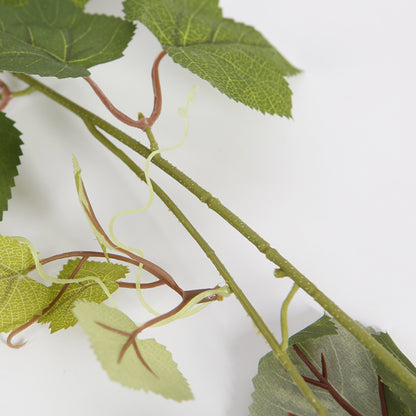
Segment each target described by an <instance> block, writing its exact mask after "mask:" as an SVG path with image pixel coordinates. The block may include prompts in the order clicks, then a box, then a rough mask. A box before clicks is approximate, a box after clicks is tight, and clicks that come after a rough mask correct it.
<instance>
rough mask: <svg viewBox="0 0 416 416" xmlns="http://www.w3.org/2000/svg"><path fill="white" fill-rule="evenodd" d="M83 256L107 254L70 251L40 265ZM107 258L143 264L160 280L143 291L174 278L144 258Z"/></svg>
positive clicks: (128, 284) (145, 285) (112, 256)
mask: <svg viewBox="0 0 416 416" xmlns="http://www.w3.org/2000/svg"><path fill="white" fill-rule="evenodd" d="M83 256H88V257H101V258H104V257H105V254H104V253H102V252H100V251H68V252H66V253H61V254H57V255H55V256H51V257H47V258H45V259H42V260H41V261H40V263H41V264H42V265H43V264H47V263H51V262H53V261H56V260H61V259H66V258H70V257H83ZM107 256H108V257H109V258H110V259H114V260H120V261H123V262H125V263H130V264H133V265H135V266H137V267H138V266H140V264H143V269H144V270H146V271H148V272H149V273H151V274H152V275H153V276H154V277H156V278H157V279H159V280H158V281H156V282H151V283H141V284H140V287H141V288H142V289H147V288H152V287H155V286H159V285H163V284H167V282H171V281H172V280H173V277H172V276H171V275H170V274H169V273H168V272H167V271H165V270H163V269H162V268H161V267H159V266H158V265H156V264H154V263H152V262H151V261H149V260H146V259H144V258H142V257H139V256H135V258H131V257H126V256H121V255H119V254H112V253H107ZM35 268H36V266H33V267H31V268H30V269H29V270H28V272H31V271H33V270H35ZM117 284H118V285H119V286H120V287H126V288H131V287H133V286H131V285H134V287H136V284H135V283H127V282H117ZM180 295H181V296H182V292H181V293H180Z"/></svg>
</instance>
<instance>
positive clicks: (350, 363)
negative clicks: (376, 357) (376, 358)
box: [250, 321, 380, 416]
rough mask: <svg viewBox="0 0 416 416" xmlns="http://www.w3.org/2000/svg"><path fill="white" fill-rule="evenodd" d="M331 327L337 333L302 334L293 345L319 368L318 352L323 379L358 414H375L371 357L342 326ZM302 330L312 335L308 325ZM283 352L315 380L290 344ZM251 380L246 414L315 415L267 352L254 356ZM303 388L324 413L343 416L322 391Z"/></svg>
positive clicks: (375, 389) (375, 384)
mask: <svg viewBox="0 0 416 416" xmlns="http://www.w3.org/2000/svg"><path fill="white" fill-rule="evenodd" d="M318 322H319V321H318ZM333 322H334V321H333ZM313 325H315V324H312V326H313ZM337 330H338V334H337V335H325V336H320V337H319V338H316V337H313V336H312V337H311V338H310V339H306V338H303V340H302V342H299V343H297V344H296V345H297V346H298V347H300V348H301V350H302V351H303V352H304V353H305V355H306V356H307V357H308V359H309V360H310V361H311V362H312V363H313V364H314V365H315V367H316V368H317V369H318V370H321V358H320V355H321V353H323V354H324V356H325V360H326V364H327V370H328V379H329V381H330V382H331V384H332V385H333V386H334V387H335V389H336V390H337V391H338V392H339V393H340V394H341V395H342V396H343V397H344V398H345V399H346V400H347V401H348V402H349V403H350V404H351V405H352V406H353V407H354V408H355V409H356V410H357V411H359V412H360V413H361V414H363V415H366V416H380V399H379V393H378V378H377V373H376V371H375V365H374V363H373V361H372V359H371V358H372V356H371V354H370V353H369V352H368V351H367V350H366V348H364V347H363V346H362V345H361V344H360V343H359V342H358V341H357V340H356V339H355V338H354V337H353V336H352V335H351V334H350V333H349V332H347V331H346V330H345V329H344V328H342V327H338V328H337ZM319 331H320V329H319ZM319 331H318V332H319ZM308 332H310V333H312V334H314V332H315V331H314V330H313V328H312V329H311V328H309V329H308ZM298 338H299V336H298ZM292 344H293V342H292ZM288 354H289V356H290V359H291V360H292V361H293V362H294V364H295V365H296V367H297V368H298V369H299V371H300V373H301V374H302V375H303V376H306V377H310V378H313V379H316V377H315V376H314V375H313V374H312V372H311V371H310V370H309V369H308V368H307V367H306V365H305V364H304V363H303V362H302V361H301V359H300V358H299V357H298V355H297V354H296V353H295V351H294V349H293V348H290V349H289V350H288ZM253 383H254V387H255V391H254V393H253V404H252V405H251V406H250V416H269V415H273V416H287V414H288V412H290V413H293V414H295V415H302V416H315V415H316V411H315V410H314V408H313V407H312V406H311V405H310V404H309V402H308V401H307V400H306V399H305V397H304V396H303V395H302V393H301V392H300V391H299V389H298V387H297V386H296V385H295V384H294V383H293V381H292V379H291V377H290V376H289V375H288V374H287V373H286V371H285V370H284V368H283V366H282V365H281V364H280V362H279V361H278V360H277V358H276V357H275V356H274V355H273V354H272V353H271V352H270V353H269V354H267V355H265V356H264V357H263V358H262V359H261V360H260V363H259V371H258V374H257V375H256V377H255V378H254V379H253ZM309 386H310V388H311V390H312V391H313V392H314V393H315V394H316V396H317V397H318V399H319V400H320V401H321V402H322V404H323V405H324V407H325V409H326V410H327V412H328V414H330V415H331V416H345V414H346V413H345V411H344V410H343V409H342V408H341V407H340V406H339V405H338V404H337V403H336V402H335V400H334V399H333V398H332V397H331V396H330V394H329V393H328V392H327V391H326V390H323V389H322V388H319V387H317V386H313V385H309Z"/></svg>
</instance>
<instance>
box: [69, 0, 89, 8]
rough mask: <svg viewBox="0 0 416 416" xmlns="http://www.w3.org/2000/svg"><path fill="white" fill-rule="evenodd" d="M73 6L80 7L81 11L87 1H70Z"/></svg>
mask: <svg viewBox="0 0 416 416" xmlns="http://www.w3.org/2000/svg"><path fill="white" fill-rule="evenodd" d="M72 2H73V3H74V4H75V6H77V7H80V8H81V9H83V8H84V6H85V5H86V4H87V3H88V2H89V0H72Z"/></svg>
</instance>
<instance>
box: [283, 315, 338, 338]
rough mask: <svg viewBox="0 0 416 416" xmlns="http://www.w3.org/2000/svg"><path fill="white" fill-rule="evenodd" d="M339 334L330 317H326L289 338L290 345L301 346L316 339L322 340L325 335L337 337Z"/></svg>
mask: <svg viewBox="0 0 416 416" xmlns="http://www.w3.org/2000/svg"><path fill="white" fill-rule="evenodd" d="M336 334H338V330H337V327H336V326H335V324H334V322H333V321H332V319H331V318H330V317H329V316H328V315H324V316H323V317H322V318H320V319H318V320H317V321H315V322H314V323H313V324H311V325H309V326H307V327H306V328H304V329H302V331H299V332H298V333H296V334H295V335H292V336H291V337H290V338H289V344H290V345H293V344H300V343H302V342H304V341H307V340H311V339H314V338H320V337H323V336H324V335H336Z"/></svg>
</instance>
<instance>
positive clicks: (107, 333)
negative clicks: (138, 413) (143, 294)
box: [74, 302, 193, 402]
mask: <svg viewBox="0 0 416 416" xmlns="http://www.w3.org/2000/svg"><path fill="white" fill-rule="evenodd" d="M74 314H75V316H76V317H77V318H78V320H79V323H80V324H81V326H82V328H83V330H84V331H85V332H86V333H87V334H88V336H89V338H90V342H91V345H92V348H93V349H94V351H95V354H96V355H97V358H98V360H99V361H100V362H101V365H102V366H103V368H104V370H105V371H107V373H108V375H109V377H110V378H111V379H112V380H114V381H117V382H119V383H121V384H123V385H124V386H127V387H131V388H133V389H137V390H145V391H152V392H154V393H157V394H160V395H162V396H163V397H165V398H167V399H173V400H176V401H178V402H180V401H183V400H191V399H192V398H193V395H192V392H191V390H190V389H189V385H188V383H187V381H186V380H185V378H184V377H183V376H182V374H181V373H180V372H179V370H178V368H177V364H176V363H175V362H174V361H173V360H172V355H171V353H170V352H168V351H167V350H166V348H165V347H164V346H163V345H160V344H158V343H157V342H156V341H155V340H154V339H145V340H137V341H136V342H137V346H138V351H139V352H140V354H141V355H142V357H143V359H144V361H145V363H146V364H147V365H148V366H149V367H150V368H151V370H152V371H153V372H154V374H153V373H152V372H150V371H149V370H148V369H147V368H146V367H145V366H144V365H143V363H142V362H141V361H140V359H139V358H138V356H137V354H136V352H135V350H134V348H133V346H132V345H131V346H130V347H129V348H128V349H127V351H126V353H125V355H124V356H123V358H122V360H121V362H120V363H119V362H118V359H119V355H120V352H121V349H122V348H123V346H124V344H125V342H126V340H127V336H126V335H123V334H122V332H125V333H127V334H129V333H131V332H133V331H134V330H135V329H136V325H135V323H134V322H133V321H132V320H131V319H130V318H128V317H127V316H126V315H124V314H123V313H122V312H121V311H119V310H118V309H114V308H110V307H108V306H106V305H104V304H100V305H98V304H94V303H88V302H78V303H77V304H76V306H75V308H74ZM100 324H101V325H106V326H107V327H110V328H113V329H114V330H116V331H120V332H121V333H120V332H119V333H117V332H114V331H112V330H109V329H107V328H104V327H103V326H101V325H100Z"/></svg>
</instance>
